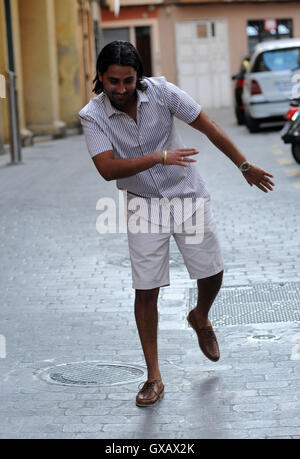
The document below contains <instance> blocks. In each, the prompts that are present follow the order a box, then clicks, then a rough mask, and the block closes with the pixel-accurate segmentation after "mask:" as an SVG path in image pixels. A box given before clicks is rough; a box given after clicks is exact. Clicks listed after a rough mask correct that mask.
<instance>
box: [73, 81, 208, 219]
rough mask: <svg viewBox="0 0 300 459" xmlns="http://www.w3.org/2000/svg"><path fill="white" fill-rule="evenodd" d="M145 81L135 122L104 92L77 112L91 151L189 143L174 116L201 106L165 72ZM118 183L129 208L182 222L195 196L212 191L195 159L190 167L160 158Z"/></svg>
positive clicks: (187, 118)
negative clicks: (180, 132) (183, 137)
mask: <svg viewBox="0 0 300 459" xmlns="http://www.w3.org/2000/svg"><path fill="white" fill-rule="evenodd" d="M143 81H144V83H145V84H146V86H147V88H146V90H144V91H141V90H137V120H136V122H135V121H134V120H133V119H132V118H131V117H130V116H129V115H127V114H126V113H124V112H121V111H119V110H117V109H116V108H115V107H114V106H113V105H112V104H111V102H110V100H109V98H108V97H107V95H106V94H105V93H104V92H102V93H101V94H99V95H98V96H96V97H94V98H92V99H91V100H90V102H89V103H88V104H87V105H86V106H85V107H84V108H83V109H82V110H81V111H80V112H79V118H80V121H81V124H82V126H83V130H84V134H85V138H86V143H87V147H88V150H89V153H90V155H91V157H94V156H96V155H98V154H101V153H103V152H104V151H108V150H112V151H113V154H114V158H137V157H140V156H144V155H148V154H150V153H153V152H157V151H163V150H165V149H166V150H172V149H175V148H185V145H184V143H183V141H182V139H181V137H180V135H179V133H178V131H177V129H176V127H175V125H174V116H175V117H177V118H179V119H180V120H182V121H184V122H186V123H191V122H193V121H194V120H195V119H196V118H197V116H198V115H199V114H200V112H201V106H200V105H198V104H197V103H196V102H195V101H194V100H193V99H192V98H191V97H190V96H189V95H188V94H187V93H186V92H184V91H182V90H181V89H180V88H178V87H177V86H175V85H174V84H172V83H169V82H167V81H166V79H165V78H164V77H153V78H144V80H143ZM117 187H118V188H119V189H120V190H127V196H128V208H129V209H130V210H131V211H133V212H135V213H136V214H137V215H140V216H142V217H144V218H145V219H146V220H148V221H151V222H153V223H156V224H162V225H168V223H169V216H170V213H171V215H172V216H173V218H174V221H175V223H176V224H181V223H183V222H184V221H185V220H186V219H188V218H189V217H190V216H191V215H192V214H193V213H194V212H195V211H196V210H197V208H198V207H199V206H200V201H201V199H197V198H204V197H206V196H208V192H207V189H206V186H205V183H204V181H203V179H202V178H201V176H200V174H199V172H198V169H197V166H196V163H195V162H192V163H188V167H183V166H176V165H171V166H164V165H163V164H156V165H155V166H153V167H152V168H150V169H147V170H145V171H142V172H139V173H138V174H136V175H134V176H132V177H126V178H121V179H118V180H117ZM134 198H135V199H134ZM133 201H134V202H133ZM170 204H171V205H170ZM166 207H167V208H168V209H170V210H169V214H168V212H165V209H166Z"/></svg>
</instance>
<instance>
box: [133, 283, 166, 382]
mask: <svg viewBox="0 0 300 459" xmlns="http://www.w3.org/2000/svg"><path fill="white" fill-rule="evenodd" d="M158 294H159V288H155V289H151V290H136V291H135V303H134V309H135V319H136V324H137V328H138V331H139V335H140V340H141V344H142V348H143V352H144V356H145V360H146V364H147V369H148V381H149V382H150V381H154V380H156V379H161V374H160V370H159V365H158V351H157V324H158V312H157V299H158Z"/></svg>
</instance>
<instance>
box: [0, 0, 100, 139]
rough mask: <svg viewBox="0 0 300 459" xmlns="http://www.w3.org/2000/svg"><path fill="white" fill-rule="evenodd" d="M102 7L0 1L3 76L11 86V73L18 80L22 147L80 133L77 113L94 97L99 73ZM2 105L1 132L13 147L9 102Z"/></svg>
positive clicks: (78, 1) (49, 0)
mask: <svg viewBox="0 0 300 459" xmlns="http://www.w3.org/2000/svg"><path fill="white" fill-rule="evenodd" d="M95 2H96V4H97V8H95V7H94V6H93V3H95ZM98 3H99V0H63V1H61V0H0V74H3V75H4V76H5V79H6V82H8V72H9V71H13V72H14V73H15V75H16V86H17V94H18V98H17V100H18V112H19V125H20V131H21V132H20V133H21V138H22V142H23V144H27V143H30V142H31V139H32V136H33V135H45V134H46V135H51V136H53V137H54V138H55V137H60V136H63V135H64V134H65V132H66V128H68V127H69V128H72V127H77V126H78V127H79V123H78V118H77V113H78V111H79V110H80V108H81V107H82V106H83V105H85V103H86V102H87V101H88V100H89V98H90V96H91V89H92V85H91V80H92V79H93V77H94V73H95V59H96V39H95V34H94V31H95V27H94V23H95V21H94V19H95V18H94V16H93V15H94V14H95V12H96V13H97V14H98V11H99V9H98ZM97 20H98V16H97ZM1 105H2V107H0V110H1V115H2V117H1V119H2V123H1V124H2V126H0V130H2V133H3V138H4V141H5V142H6V143H9V137H10V129H9V104H8V100H7V99H6V100H5V101H4V103H2V104H1Z"/></svg>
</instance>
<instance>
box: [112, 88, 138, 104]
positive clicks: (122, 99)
mask: <svg viewBox="0 0 300 459" xmlns="http://www.w3.org/2000/svg"><path fill="white" fill-rule="evenodd" d="M104 92H105V94H106V95H107V96H108V98H109V100H110V101H111V103H112V104H113V105H114V106H115V107H116V108H122V107H124V106H126V105H128V104H130V103H132V102H133V101H134V100H135V93H136V90H135V89H132V90H131V91H126V92H125V93H123V94H118V93H116V92H112V91H106V90H104Z"/></svg>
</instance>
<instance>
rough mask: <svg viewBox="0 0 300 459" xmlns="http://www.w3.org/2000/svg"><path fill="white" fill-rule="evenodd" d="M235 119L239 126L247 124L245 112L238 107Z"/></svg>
mask: <svg viewBox="0 0 300 459" xmlns="http://www.w3.org/2000/svg"><path fill="white" fill-rule="evenodd" d="M235 117H236V120H237V124H238V125H239V126H242V124H245V117H244V112H243V111H242V110H241V109H240V108H239V107H237V106H236V107H235Z"/></svg>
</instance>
